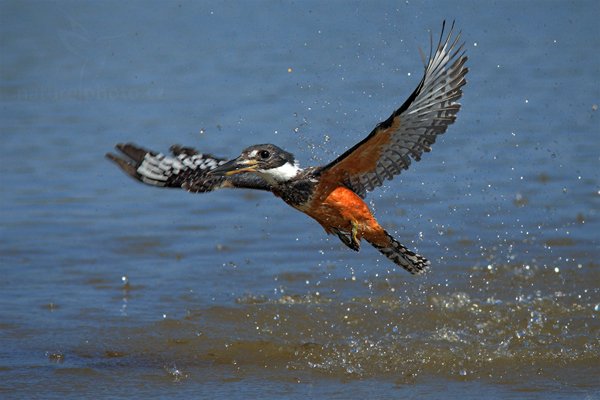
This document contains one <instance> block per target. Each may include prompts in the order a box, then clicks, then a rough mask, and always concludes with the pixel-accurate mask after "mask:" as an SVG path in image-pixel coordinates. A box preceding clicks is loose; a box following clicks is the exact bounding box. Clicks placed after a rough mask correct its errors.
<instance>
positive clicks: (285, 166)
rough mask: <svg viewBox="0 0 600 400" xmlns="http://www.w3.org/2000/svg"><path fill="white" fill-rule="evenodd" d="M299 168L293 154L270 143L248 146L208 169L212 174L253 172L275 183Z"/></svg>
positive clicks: (294, 173) (295, 173)
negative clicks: (236, 156)
mask: <svg viewBox="0 0 600 400" xmlns="http://www.w3.org/2000/svg"><path fill="white" fill-rule="evenodd" d="M300 171H301V169H300V167H299V165H298V162H297V161H296V159H295V158H294V155H293V154H291V153H288V152H287V151H285V150H282V149H280V148H279V147H277V146H275V145H272V144H257V145H254V146H250V147H248V148H247V149H245V150H244V151H242V154H241V155H240V156H239V157H238V158H236V159H234V160H231V161H228V162H227V163H225V164H223V165H220V166H219V167H217V168H215V169H213V170H212V171H210V173H211V174H214V175H226V176H229V175H234V174H240V173H243V172H254V173H257V174H259V175H261V176H262V177H263V178H264V179H265V180H266V181H267V182H269V183H271V184H277V183H282V182H286V181H289V180H290V179H292V178H294V177H295V176H296V175H297V174H298V172H300Z"/></svg>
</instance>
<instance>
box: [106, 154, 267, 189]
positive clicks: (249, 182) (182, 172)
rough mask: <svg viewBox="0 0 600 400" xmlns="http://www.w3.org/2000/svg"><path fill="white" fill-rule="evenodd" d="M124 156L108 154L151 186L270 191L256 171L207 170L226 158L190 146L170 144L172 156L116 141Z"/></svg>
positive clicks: (126, 171) (135, 176)
mask: <svg viewBox="0 0 600 400" xmlns="http://www.w3.org/2000/svg"><path fill="white" fill-rule="evenodd" d="M115 147H116V149H117V150H119V151H120V152H121V153H122V154H123V155H115V154H112V153H107V154H106V157H107V158H109V159H110V160H112V161H113V162H115V163H116V164H117V165H118V166H119V167H120V168H121V169H122V170H123V171H124V172H125V173H126V174H127V175H129V176H131V177H132V178H134V179H136V180H138V181H140V182H142V183H145V184H147V185H151V186H158V187H169V188H182V189H185V190H187V191H189V192H195V193H198V192H210V191H212V190H216V189H220V188H228V187H229V188H236V187H237V188H248V189H259V190H268V185H267V184H266V182H264V180H263V179H261V178H260V177H259V176H258V175H255V174H239V176H238V175H234V176H231V177H224V176H215V175H209V174H208V173H209V172H210V171H211V170H213V169H215V168H217V167H218V166H219V165H222V164H224V163H225V162H227V159H224V158H219V157H215V156H213V155H211V154H203V153H200V152H198V151H196V150H194V149H192V148H190V147H182V146H178V145H174V146H171V153H172V154H173V155H172V156H171V157H170V156H166V155H164V154H162V153H156V152H153V151H150V150H146V149H144V148H142V147H138V146H136V145H134V144H132V143H126V144H117V145H116V146H115Z"/></svg>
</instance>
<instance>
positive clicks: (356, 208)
mask: <svg viewBox="0 0 600 400" xmlns="http://www.w3.org/2000/svg"><path fill="white" fill-rule="evenodd" d="M444 30H445V22H444V24H443V25H442V32H441V33H440V38H439V41H438V44H437V46H436V47H435V49H434V48H433V44H431V50H430V54H429V58H428V60H427V62H426V65H425V71H424V73H423V78H422V79H421V81H420V82H419V84H418V86H417V88H416V89H415V90H414V91H413V92H412V94H411V95H410V96H409V97H408V99H407V100H406V101H405V102H404V104H402V106H401V107H400V108H398V109H397V110H396V111H394V112H393V113H392V115H391V116H390V117H389V118H388V119H386V120H385V121H383V122H381V123H379V124H378V125H377V126H375V128H374V129H373V131H372V132H371V133H370V134H369V135H368V136H367V137H366V138H364V139H363V140H362V141H361V142H359V143H358V144H356V145H355V146H353V147H352V148H350V149H349V150H348V151H346V152H345V153H343V154H342V155H341V156H339V157H338V158H336V159H335V160H333V161H332V162H331V163H329V164H327V165H322V166H316V167H308V168H301V167H300V165H299V163H298V161H297V160H296V158H295V157H294V155H293V154H292V153H289V152H287V151H285V150H282V149H281V148H279V147H277V146H275V145H273V144H257V145H254V146H250V147H248V148H247V149H245V150H243V151H242V153H241V155H240V156H239V157H237V158H235V159H232V160H226V159H224V158H220V157H215V156H213V155H210V154H206V153H200V152H198V151H196V150H195V149H193V148H190V147H182V146H179V145H174V146H172V147H171V149H170V150H171V153H172V156H165V155H163V154H160V153H156V152H153V151H149V150H146V149H143V148H141V147H138V146H136V145H134V144H131V143H128V144H118V145H116V148H117V149H118V150H119V151H120V152H121V153H122V154H123V155H120V156H117V155H114V154H111V153H108V154H107V155H106V156H107V157H108V158H109V159H111V160H112V161H114V162H115V163H116V164H117V165H118V166H119V167H120V168H121V169H122V170H123V171H124V172H125V173H127V174H128V175H130V176H131V177H133V178H135V179H137V180H138V181H141V182H143V183H145V184H147V185H151V186H158V187H170V188H182V189H185V190H187V191H189V192H194V193H202V192H210V191H213V190H216V189H220V188H244V189H256V190H264V191H269V192H272V193H273V194H274V195H275V196H277V197H280V198H281V199H282V200H283V201H285V202H286V203H287V204H289V205H290V206H292V207H293V208H295V209H297V210H298V211H301V212H303V213H305V214H307V215H308V216H310V217H311V218H313V219H314V220H316V221H317V222H318V223H319V224H320V225H321V226H322V227H323V228H324V229H325V232H326V233H327V234H335V235H337V236H338V237H339V238H340V240H341V241H342V242H343V243H344V244H345V245H346V246H348V247H349V248H351V249H352V250H355V251H358V250H359V249H360V244H361V239H365V240H366V241H367V242H369V243H370V244H371V245H373V246H374V247H375V248H376V249H377V250H379V251H380V252H381V253H382V254H384V255H385V256H386V257H387V258H389V259H390V260H391V261H393V262H394V263H395V264H397V265H399V266H401V267H402V268H404V269H406V270H407V271H408V272H410V273H412V274H419V273H422V272H423V271H425V270H426V269H427V268H428V267H429V265H430V262H429V261H428V260H427V259H426V258H425V257H423V256H421V255H419V254H416V253H415V252H413V251H411V250H409V249H408V248H406V247H405V246H404V245H402V244H401V243H400V242H398V241H397V240H396V239H394V238H393V237H392V236H391V235H390V234H389V233H388V232H386V231H385V229H383V228H382V227H381V225H379V223H378V222H377V220H376V219H375V217H374V216H373V214H372V212H371V211H370V210H369V207H368V206H367V204H366V203H365V202H364V200H363V199H364V198H365V196H366V194H367V192H369V191H371V190H373V189H375V188H376V187H378V186H381V185H382V184H383V182H384V181H385V180H387V179H392V178H393V177H394V176H395V175H398V174H399V173H400V172H401V171H402V170H404V169H407V168H408V167H409V166H410V163H411V161H412V160H415V161H419V160H420V159H421V155H422V154H423V153H424V152H428V151H430V150H431V147H430V146H431V145H432V144H433V143H434V142H435V140H436V138H437V136H438V135H441V134H442V133H444V132H445V131H446V129H447V128H448V126H449V125H450V124H452V123H453V122H454V120H455V119H456V114H457V113H458V110H459V109H460V104H459V103H458V102H457V101H458V100H459V99H460V98H461V96H462V87H463V86H464V85H465V83H466V80H465V75H466V74H467V72H468V68H467V67H466V66H465V63H466V61H467V57H466V55H465V51H464V49H463V47H464V43H460V42H459V41H460V32H459V33H458V34H456V35H453V31H454V23H453V24H452V27H451V28H450V31H449V32H448V34H447V35H445V36H444Z"/></svg>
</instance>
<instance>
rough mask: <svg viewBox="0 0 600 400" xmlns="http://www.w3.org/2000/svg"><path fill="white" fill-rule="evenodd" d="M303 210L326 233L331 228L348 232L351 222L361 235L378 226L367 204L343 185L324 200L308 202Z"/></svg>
mask: <svg viewBox="0 0 600 400" xmlns="http://www.w3.org/2000/svg"><path fill="white" fill-rule="evenodd" d="M303 211H304V212H306V214H308V215H309V216H311V217H312V218H314V219H315V220H316V221H317V222H319V224H321V225H322V226H323V228H325V231H326V232H327V233H332V231H331V228H337V229H340V230H342V231H345V232H350V231H351V230H352V224H353V223H354V224H356V225H357V226H358V228H359V232H360V233H361V236H362V233H364V232H365V231H368V230H373V229H377V228H379V224H378V223H377V221H376V220H375V218H374V217H373V214H371V211H370V210H369V207H368V206H367V204H366V203H365V202H364V201H363V200H362V199H361V198H360V197H359V196H358V195H357V194H356V193H354V192H353V191H352V190H350V189H347V188H345V187H338V188H336V189H334V190H333V191H332V192H331V193H330V194H329V195H328V196H327V197H326V198H325V200H324V201H322V202H319V203H318V204H314V203H313V204H310V205H309V207H307V209H306V210H303Z"/></svg>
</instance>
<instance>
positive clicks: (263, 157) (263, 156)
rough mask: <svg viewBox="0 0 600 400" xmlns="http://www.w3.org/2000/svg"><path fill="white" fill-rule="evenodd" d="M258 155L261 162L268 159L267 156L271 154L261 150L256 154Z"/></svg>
mask: <svg viewBox="0 0 600 400" xmlns="http://www.w3.org/2000/svg"><path fill="white" fill-rule="evenodd" d="M258 155H259V156H260V158H262V159H263V160H266V159H267V158H269V156H270V155H271V153H269V152H268V151H267V150H261V151H260V153H258Z"/></svg>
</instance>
